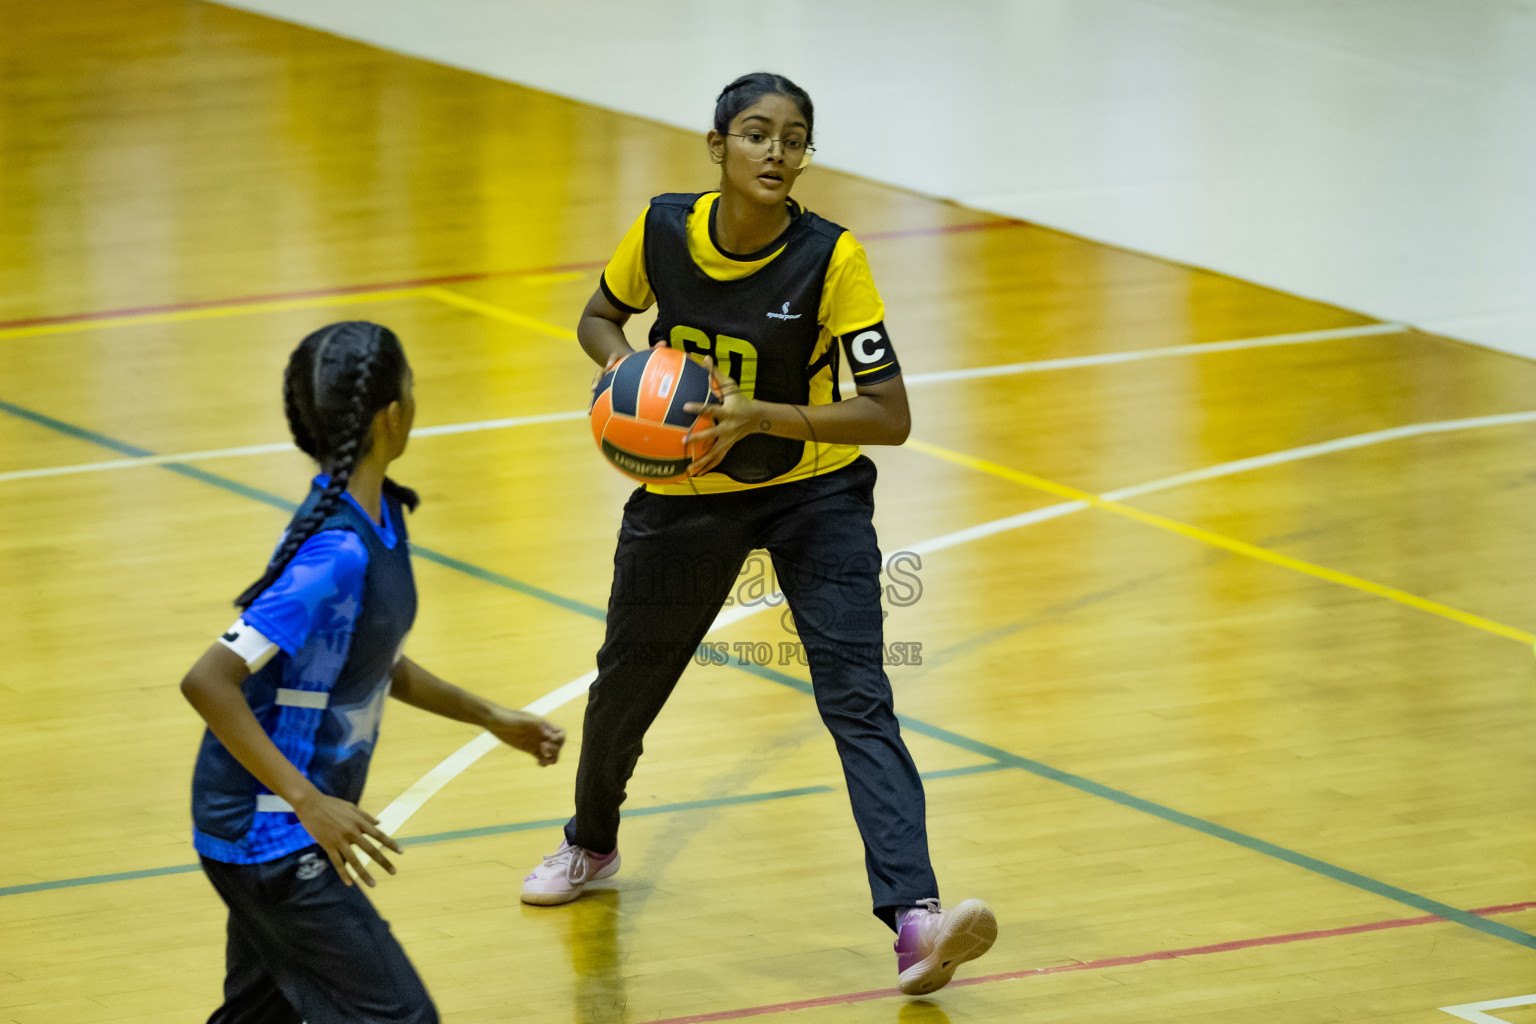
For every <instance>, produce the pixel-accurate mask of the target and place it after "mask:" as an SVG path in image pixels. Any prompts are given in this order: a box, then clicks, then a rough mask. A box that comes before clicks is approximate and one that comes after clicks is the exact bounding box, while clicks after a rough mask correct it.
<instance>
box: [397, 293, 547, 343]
mask: <svg viewBox="0 0 1536 1024" xmlns="http://www.w3.org/2000/svg"><path fill="white" fill-rule="evenodd" d="M421 294H422V295H425V296H427V297H428V298H432V299H436V300H437V301H438V302H442V303H446V304H447V305H450V306H457V307H458V308H459V309H466V310H468V311H469V312H471V313H479V314H480V315H481V316H488V317H490V318H491V319H493V320H500V321H502V322H503V323H508V324H513V325H515V326H517V327H522V328H524V329H526V330H530V331H534V332H535V333H538V334H543V335H546V336H548V337H551V338H559V339H560V340H561V341H575V340H576V332H575V331H573V330H571V329H570V328H567V327H561V326H560V325H558V324H552V323H549V322H548V321H546V320H540V319H538V318H537V317H532V316H526V315H524V314H522V313H514V312H512V310H510V309H503V308H501V307H500V306H494V305H492V304H491V303H489V302H482V301H480V300H479V299H472V298H470V297H469V296H468V295H461V294H459V293H458V292H453V291H449V290H448V289H447V288H436V287H430V288H423V289H421Z"/></svg>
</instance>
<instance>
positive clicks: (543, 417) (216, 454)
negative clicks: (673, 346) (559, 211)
mask: <svg viewBox="0 0 1536 1024" xmlns="http://www.w3.org/2000/svg"><path fill="white" fill-rule="evenodd" d="M586 418H587V411H586V410H585V409H575V410H572V411H570V412H545V413H539V414H538V415H535V416H509V417H507V418H505V419H499V420H474V421H473V422H470V423H445V424H443V425H442V426H438V427H421V428H419V429H417V430H413V431H411V436H412V437H441V436H442V435H444V434H473V433H476V432H478V431H481V430H505V429H506V428H508V427H526V426H530V425H532V424H535V423H563V422H565V421H566V420H584V419H586ZM297 450H298V449H296V448H294V446H293V442H292V441H279V442H276V443H273V444H247V445H242V446H240V447H238V448H212V449H209V450H208V451H201V452H178V453H176V454H172V455H143V456H138V457H136V458H128V459H105V460H103V461H101V462H80V463H76V464H74V465H70V466H47V467H44V468H42V469H15V470H11V471H10V472H8V473H0V483H3V482H5V481H6V480H33V479H36V478H38V477H45V476H69V475H71V474H73V473H99V472H101V471H103V470H109V469H137V468H138V467H140V466H163V465H165V464H166V463H168V462H205V461H208V460H210V459H230V458H237V457H239V456H242V455H272V454H275V453H277V452H292V451H297Z"/></svg>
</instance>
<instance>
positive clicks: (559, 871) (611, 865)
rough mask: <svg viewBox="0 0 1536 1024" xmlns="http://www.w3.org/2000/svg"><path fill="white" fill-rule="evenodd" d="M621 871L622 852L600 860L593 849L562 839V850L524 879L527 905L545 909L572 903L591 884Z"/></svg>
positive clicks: (613, 853)
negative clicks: (620, 856) (620, 855)
mask: <svg viewBox="0 0 1536 1024" xmlns="http://www.w3.org/2000/svg"><path fill="white" fill-rule="evenodd" d="M618 870H619V851H618V850H614V851H613V852H612V853H610V854H608V855H607V856H605V857H599V856H598V855H597V854H595V853H593V852H592V851H591V850H587V849H585V848H583V847H580V846H572V845H571V844H570V843H569V842H567V841H565V840H561V842H560V849H558V850H556V851H555V852H554V853H551V854H549V855H548V856H547V857H545V858H544V863H542V864H540V865H539V866H538V867H536V868H534V869H533V872H532V873H531V874H529V876H528V877H527V878H525V879H523V897H522V898H523V902H524V903H532V904H534V905H536V906H541V907H553V906H556V905H557V904H561V903H569V902H571V900H573V899H575V898H576V897H577V896H580V895H581V890H583V889H585V888H586V887H587V883H588V882H595V881H597V880H598V879H600V878H609V877H611V876H612V875H614V874H615V873H616V872H617V871H618Z"/></svg>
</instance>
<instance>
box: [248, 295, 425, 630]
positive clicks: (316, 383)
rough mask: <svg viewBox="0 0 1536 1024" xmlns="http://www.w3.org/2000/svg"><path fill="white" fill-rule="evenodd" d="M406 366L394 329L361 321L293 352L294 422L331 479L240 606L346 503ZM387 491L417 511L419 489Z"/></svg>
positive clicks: (290, 412)
mask: <svg viewBox="0 0 1536 1024" xmlns="http://www.w3.org/2000/svg"><path fill="white" fill-rule="evenodd" d="M380 363H382V364H383V365H382V366H380V365H378V364H380ZM387 371H393V372H392V373H390V372H387ZM404 371H405V354H404V352H403V351H402V350H401V348H400V342H399V339H397V338H396V337H395V335H394V333H393V332H391V331H390V330H388V329H387V328H384V327H380V326H379V325H377V324H371V323H366V322H362V321H352V322H347V323H340V324H332V325H331V326H330V327H325V328H321V329H320V330H318V331H315V332H314V333H313V334H311V335H309V337H307V338H305V339H304V341H303V342H302V343H301V344H300V345H299V347H298V348H297V349H295V350H294V353H293V355H292V357H290V359H289V360H288V370H287V373H286V374H285V375H284V378H283V408H284V412H285V413H286V414H287V417H288V427H289V429H290V430H291V431H292V432H293V439H294V443H295V444H297V445H298V447H299V449H300V450H301V451H303V452H304V453H305V454H307V455H309V456H310V457H311V458H313V459H315V461H317V462H319V463H321V465H322V467H323V468H327V469H329V471H330V480H329V481H328V482H327V483H326V487H325V490H324V491H322V492H321V494H320V498H319V500H318V501H316V502H315V504H314V505H313V506H312V507H311V508H310V510H309V511H308V512H307V513H305V514H304V516H303V518H301V519H300V520H299V521H298V522H296V523H294V524H293V526H292V527H291V528H290V529H289V530H288V533H287V535H286V536H285V537H284V538H283V542H282V544H281V545H280V546H279V547H278V549H277V552H276V553H275V554H273V556H272V560H271V561H270V562H269V563H268V564H267V568H266V571H265V572H264V573H262V575H261V578H260V579H258V580H257V581H256V582H254V583H252V584H251V585H250V586H249V587H246V588H245V590H244V591H243V592H242V593H241V594H240V596H239V597H237V598H235V604H236V605H237V606H238V607H240V608H242V609H244V608H249V607H250V605H251V602H253V601H255V600H256V598H257V597H258V596H259V595H260V594H261V593H262V591H264V590H266V589H267V588H268V587H270V586H271V585H272V584H273V583H275V582H277V579H278V577H280V576H281V575H282V574H283V570H284V569H286V568H287V567H288V563H289V562H291V561H293V557H294V556H295V555H296V554H298V552H299V548H301V547H303V546H304V542H305V541H307V540H309V538H311V537H313V536H314V535H315V533H316V531H318V530H319V529H320V526H321V524H322V523H324V522H325V521H326V519H328V518H329V517H330V516H331V514H332V513H334V512H335V511H336V508H337V507H338V506H339V505H340V504H341V501H342V496H343V495H344V494H346V492H347V484H348V483H349V482H350V481H351V479H352V472H353V471H354V470H355V469H356V468H357V463H358V460H360V459H361V458H362V457H363V456H365V455H367V454H368V443H369V430H370V429H371V427H372V426H373V417H374V415H375V414H376V413H377V412H378V411H379V410H380V409H383V408H384V407H386V406H387V405H389V403H390V402H393V401H396V400H397V399H399V397H400V383H401V378H402V376H403V375H404ZM385 489H386V490H387V491H389V492H390V493H392V494H393V495H394V496H395V497H396V499H397V500H398V501H400V503H401V504H402V505H405V506H406V507H408V508H410V509H412V510H413V511H414V510H415V508H416V505H417V504H418V503H419V499H418V498H417V496H416V492H415V491H412V490H411V489H410V488H408V487H402V486H400V485H399V484H397V483H395V482H394V481H392V480H389V479H387V478H386V480H385Z"/></svg>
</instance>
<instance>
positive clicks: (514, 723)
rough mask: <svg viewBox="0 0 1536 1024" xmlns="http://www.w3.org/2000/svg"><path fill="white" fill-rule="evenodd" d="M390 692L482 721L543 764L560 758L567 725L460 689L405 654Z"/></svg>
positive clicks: (423, 706) (430, 708)
mask: <svg viewBox="0 0 1536 1024" xmlns="http://www.w3.org/2000/svg"><path fill="white" fill-rule="evenodd" d="M389 695H390V696H391V697H394V698H395V699H396V700H401V701H404V702H405V703H407V704H409V705H411V706H412V707H417V708H421V710H423V711H429V712H431V713H432V714H434V715H440V716H442V717H443V718H451V719H453V720H454V721H455V722H467V723H468V724H470V725H478V726H479V727H480V728H482V729H484V730H486V731H487V732H489V733H491V734H492V735H493V736H495V737H496V738H497V739H499V740H501V741H502V742H503V743H505V744H507V745H508V746H511V747H516V748H517V749H518V750H521V751H523V752H525V753H529V754H532V755H533V756H534V757H535V758H537V759H538V762H539V764H541V765H549V764H554V763H555V762H556V761H557V760H559V759H560V747H561V746H562V745H564V743H565V730H564V729H561V728H560V727H559V726H557V725H554V724H553V723H551V722H549V721H548V720H547V719H545V718H543V717H541V716H539V715H535V714H530V713H529V712H527V711H516V710H513V709H512V708H504V707H502V706H501V705H500V704H497V703H495V702H493V701H489V700H486V699H485V698H484V697H481V696H479V695H477V694H473V693H470V692H469V691H468V690H464V689H460V688H459V687H457V686H454V685H453V684H452V683H450V682H447V681H446V680H443V679H439V678H438V677H437V676H435V675H433V674H432V673H431V672H428V671H427V670H426V669H424V668H422V667H421V666H420V665H418V664H416V663H415V662H414V661H412V660H411V659H410V658H404V657H402V658H401V659H400V660H399V661H397V662H396V663H395V669H394V673H393V675H392V676H391V678H390V688H389Z"/></svg>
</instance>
